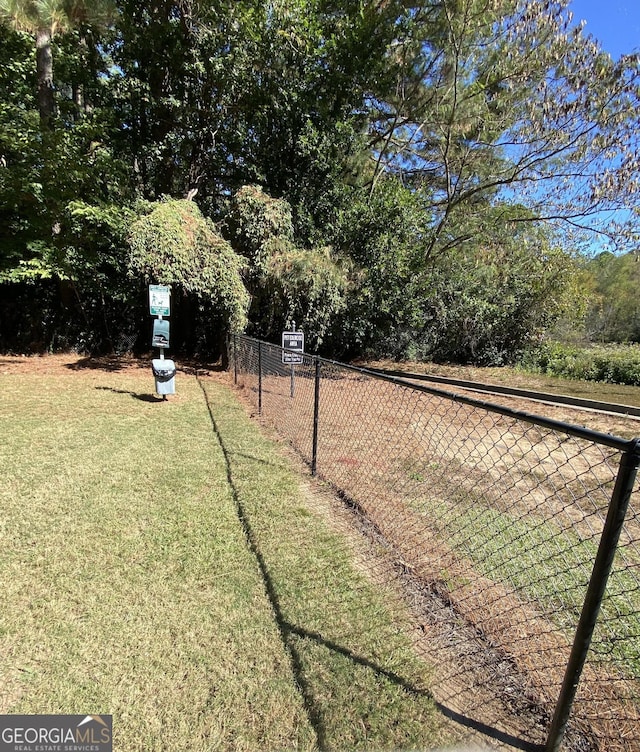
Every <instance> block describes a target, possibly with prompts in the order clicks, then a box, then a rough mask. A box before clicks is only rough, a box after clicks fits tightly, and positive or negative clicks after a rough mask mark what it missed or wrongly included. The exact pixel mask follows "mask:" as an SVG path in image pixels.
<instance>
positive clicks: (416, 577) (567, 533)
mask: <svg viewBox="0 0 640 752" xmlns="http://www.w3.org/2000/svg"><path fill="white" fill-rule="evenodd" d="M282 354H283V351H282V349H281V348H280V347H277V346H275V345H271V344H267V343H263V342H259V341H257V340H254V339H251V338H248V337H244V336H236V337H235V338H234V339H233V340H232V341H231V343H230V368H231V370H232V373H233V375H234V379H235V381H236V383H237V384H238V385H239V386H241V387H243V388H244V389H245V390H246V392H247V394H248V395H249V396H250V398H251V399H252V400H253V402H254V403H255V406H256V408H257V410H258V411H259V413H260V414H261V415H262V416H263V417H264V418H265V419H266V420H268V421H270V422H272V423H273V425H274V426H275V428H276V429H277V431H278V432H279V433H280V434H281V435H282V436H284V437H286V438H287V439H288V440H289V441H290V442H291V444H292V445H293V446H294V447H295V449H296V450H297V451H298V452H299V453H300V454H301V455H302V456H303V457H304V459H305V460H306V461H307V462H308V463H309V465H310V467H311V469H312V472H313V473H314V474H317V476H318V477H319V478H321V479H323V480H324V481H326V482H328V483H330V484H331V485H332V486H333V487H334V488H336V489H337V490H339V491H340V493H341V494H342V495H343V497H344V498H345V499H347V500H348V501H349V502H350V503H351V504H352V505H353V506H354V507H355V508H356V509H357V510H358V511H359V513H360V514H361V515H363V516H364V518H365V519H366V520H367V522H368V523H369V524H370V526H371V529H373V530H375V534H376V536H377V540H379V541H383V542H384V545H385V546H388V547H389V548H390V550H392V551H393V555H394V557H395V559H396V560H397V561H398V562H400V563H401V565H402V568H403V570H404V571H405V572H406V573H407V576H408V577H410V578H411V580H412V582H417V583H420V586H421V587H422V589H423V592H425V593H428V594H429V596H430V597H431V598H432V599H433V602H434V603H435V602H438V603H440V604H442V607H443V608H444V610H445V611H446V613H447V614H448V616H447V618H448V619H449V620H450V623H451V628H450V629H449V632H448V637H447V639H448V641H449V643H450V644H449V646H448V647H449V649H450V650H451V654H452V655H453V654H456V655H457V656H458V659H459V661H458V664H457V665H456V667H455V676H453V675H449V676H447V671H451V672H452V671H453V669H451V667H450V666H448V665H446V664H445V662H443V663H442V665H440V666H436V678H435V686H437V685H438V682H439V681H441V682H442V684H443V686H445V685H446V686H447V687H449V692H450V695H449V696H450V697H453V695H454V694H455V692H458V693H459V694H462V693H463V692H469V691H471V692H472V691H473V688H474V683H477V682H478V681H479V677H480V676H482V681H486V676H487V672H488V673H489V675H490V676H491V685H492V686H491V687H490V688H489V689H490V691H491V693H492V695H493V696H494V697H495V698H498V699H500V701H501V702H502V703H503V706H505V707H507V708H508V709H509V712H511V713H512V714H514V715H516V714H518V715H519V716H520V717H521V719H522V722H521V724H520V727H521V728H522V729H524V731H522V733H521V735H520V736H519V739H520V742H521V747H522V748H530V749H540V750H559V749H567V750H569V749H570V750H597V749H606V750H640V516H639V515H638V512H639V511H640V510H638V498H639V496H638V493H637V485H636V471H637V467H638V465H639V463H640V441H639V440H631V441H628V440H625V439H621V438H617V437H614V436H610V435H607V434H600V433H596V432H593V431H590V430H588V429H584V428H581V427H578V426H571V425H567V424H563V423H560V422H557V421H553V420H549V419H546V418H541V417H537V416H535V415H529V414H527V413H522V412H518V411H514V410H510V409H508V408H505V407H499V406H495V405H491V404H489V403H486V402H483V401H479V400H476V399H472V398H467V397H463V396H461V395H457V394H452V393H449V392H446V391H443V390H441V389H437V388H433V387H428V386H421V385H413V384H407V383H403V382H400V381H398V380H395V379H393V378H391V377H385V376H383V375H380V374H372V373H370V372H368V371H366V370H362V369H358V368H354V367H350V366H346V365H343V364H339V363H336V362H333V361H328V360H323V359H321V358H318V357H315V356H309V355H304V356H302V357H301V360H302V362H301V363H299V364H297V365H296V366H295V370H294V369H293V368H292V366H290V365H288V364H283V357H282ZM443 613H444V612H443ZM428 628H429V624H426V626H425V629H428ZM434 629H435V628H434ZM434 634H435V632H434ZM481 665H484V666H485V667H487V671H483V672H482V671H480V670H479V667H480V666H481ZM460 666H462V667H463V668H460ZM454 685H455V686H456V687H457V689H451V688H452V687H453V686H454ZM434 691H435V690H434ZM485 712H486V713H487V714H490V713H491V712H492V711H491V709H490V708H488V706H486V705H483V706H481V707H478V708H477V710H476V712H475V716H476V717H475V718H474V719H473V720H474V722H475V723H477V724H479V725H480V726H484V727H488V726H491V725H492V724H493V720H492V718H491V717H489V715H487V717H483V713H485Z"/></svg>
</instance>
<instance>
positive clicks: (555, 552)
mask: <svg viewBox="0 0 640 752" xmlns="http://www.w3.org/2000/svg"><path fill="white" fill-rule="evenodd" d="M447 529H448V532H449V534H450V536H451V537H450V541H451V544H452V545H453V546H454V548H456V550H458V551H461V552H463V553H464V554H466V555H467V556H468V557H469V558H470V559H471V560H472V561H473V562H475V566H476V567H477V569H478V571H479V572H481V573H482V574H483V575H485V576H486V577H489V578H490V579H493V580H495V581H500V582H506V583H509V584H510V585H511V586H512V587H513V588H514V589H515V590H516V591H518V592H519V593H521V594H522V595H523V596H524V597H526V598H527V599H529V600H532V601H533V602H537V603H539V604H541V607H542V609H543V610H544V612H545V613H547V614H549V615H550V618H551V619H552V620H553V621H554V623H555V624H556V625H557V626H558V627H559V628H560V629H562V630H563V631H564V632H565V634H566V635H567V637H569V638H572V637H573V634H574V632H575V629H576V626H577V623H578V619H579V616H580V611H581V610H582V605H583V602H584V598H585V595H586V588H587V583H588V582H589V579H590V577H591V570H592V568H593V562H594V561H595V558H596V554H597V541H594V540H583V539H581V538H579V537H578V536H577V535H576V534H575V533H573V532H572V531H568V530H560V529H559V528H557V527H556V526H555V525H553V524H552V523H550V522H549V521H546V520H542V519H537V518H536V517H535V516H534V515H527V516H526V517H515V516H513V515H510V514H507V513H504V512H499V511H498V510H495V509H491V508H488V507H483V506H480V505H479V506H474V507H473V508H471V509H468V510H466V511H464V510H462V509H457V510H456V515H455V519H454V520H453V521H452V522H451V523H450V525H448V528H447ZM616 561H617V563H616V566H614V568H613V571H612V574H611V578H610V580H609V586H608V590H607V593H606V595H605V598H604V601H603V604H602V609H601V612H600V616H599V621H598V627H597V630H596V633H595V637H594V642H593V645H592V648H593V651H594V652H595V653H597V654H598V655H599V656H603V655H604V656H607V660H608V662H610V663H615V664H617V665H618V667H619V669H620V670H621V671H622V672H623V673H625V674H626V675H627V676H629V677H630V678H633V679H636V680H637V679H638V678H640V640H639V634H640V616H639V615H640V593H639V592H638V578H637V574H636V569H637V560H635V559H631V561H629V560H626V561H625V560H622V559H621V558H620V557H618V559H617V560H616Z"/></svg>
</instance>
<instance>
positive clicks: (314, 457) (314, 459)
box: [311, 355, 320, 476]
mask: <svg viewBox="0 0 640 752" xmlns="http://www.w3.org/2000/svg"><path fill="white" fill-rule="evenodd" d="M315 360H316V373H315V386H314V395H313V446H312V448H311V475H312V476H315V474H316V470H317V467H318V419H319V413H320V358H318V356H317V355H316V359H315Z"/></svg>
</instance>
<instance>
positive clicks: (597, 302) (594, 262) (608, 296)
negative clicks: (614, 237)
mask: <svg viewBox="0 0 640 752" xmlns="http://www.w3.org/2000/svg"><path fill="white" fill-rule="evenodd" d="M585 273H586V275H589V276H590V278H591V280H590V281H591V287H592V289H591V295H590V298H589V304H588V310H587V314H586V318H585V333H586V336H587V337H588V339H589V340H592V341H595V342H639V341H640V298H639V297H638V289H640V263H638V254H637V253H627V254H624V255H622V256H614V255H613V254H612V253H602V254H600V255H598V256H596V257H595V258H593V259H591V260H590V261H589V262H588V263H586V264H585Z"/></svg>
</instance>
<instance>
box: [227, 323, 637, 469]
mask: <svg viewBox="0 0 640 752" xmlns="http://www.w3.org/2000/svg"><path fill="white" fill-rule="evenodd" d="M237 336H239V337H240V338H241V339H244V340H249V341H251V342H254V343H256V344H260V345H268V346H269V347H273V348H275V349H277V350H282V349H283V348H282V347H280V346H279V345H275V344H273V343H271V342H265V341H263V340H258V339H256V338H255V337H248V336H247V335H244V334H241V335H237ZM304 355H305V357H307V358H310V359H312V360H314V361H319V362H320V363H325V364H327V365H331V366H334V367H336V368H342V369H346V370H347V371H353V372H355V373H360V374H363V375H365V376H368V377H370V378H372V379H378V380H380V381H387V382H390V383H392V384H395V385H396V386H399V387H402V388H403V389H411V390H412V391H415V392H423V393H425V394H432V395H434V396H437V397H442V398H443V399H448V400H451V401H452V402H460V403H462V404H465V405H469V406H471V407H477V408H480V409H482V410H486V411H487V412H492V413H498V414H499V415H504V416H505V417H510V418H514V419H516V420H522V421H524V422H525V423H531V424H533V425H537V426H541V427H543V428H549V429H551V430H553V431H558V432H560V433H565V434H568V435H569V436H574V437H576V438H579V439H586V440H587V441H591V442H593V443H595V444H603V445H605V446H609V447H612V448H613V449H617V450H619V451H620V452H623V453H625V454H629V455H632V457H633V459H634V464H635V465H636V466H640V437H637V438H633V439H625V438H622V437H621V436H615V435H614V434H609V433H603V432H601V431H594V430H592V429H590V428H585V427H584V426H577V425H573V424H571V423H565V422H563V421H561V420H555V419H553V418H546V417H544V416H542V415H536V414H535V413H529V412H526V411H524V410H514V409H513V408H511V407H505V406H504V405H496V404H494V403H493V402H487V401H486V400H480V399H477V398H475V397H468V396H467V395H464V394H458V393H457V392H450V391H448V390H446V389H439V388H438V387H434V386H427V385H426V384H415V383H409V382H407V381H405V380H404V379H402V378H399V377H397V376H391V375H389V374H384V373H380V371H373V370H369V369H368V368H362V367H361V366H354V365H350V364H348V363H341V362H340V361H338V360H331V359H330V358H322V357H320V356H319V355H312V354H310V353H304Z"/></svg>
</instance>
